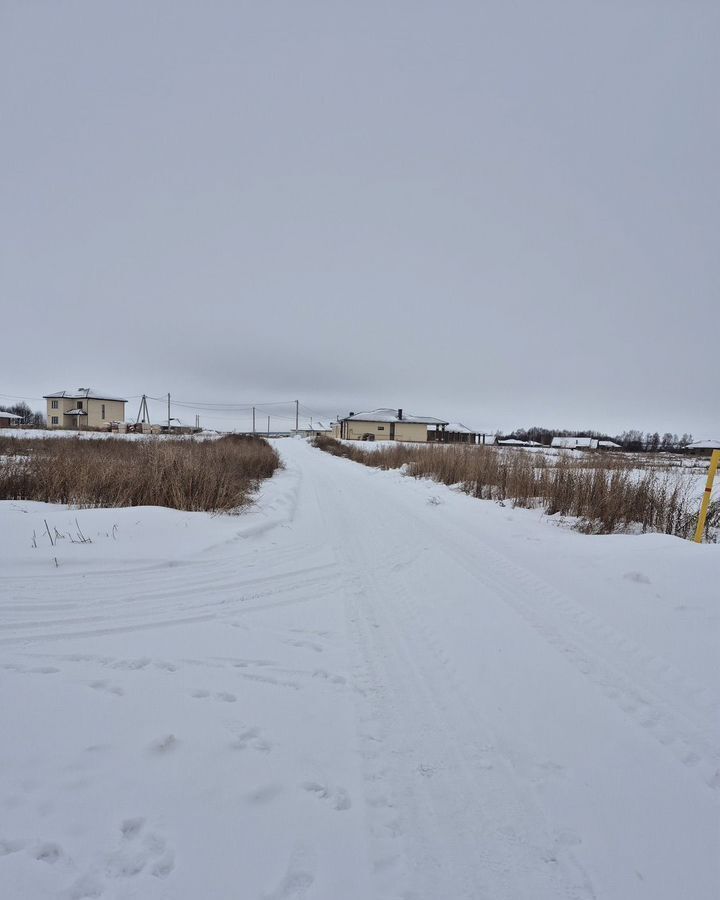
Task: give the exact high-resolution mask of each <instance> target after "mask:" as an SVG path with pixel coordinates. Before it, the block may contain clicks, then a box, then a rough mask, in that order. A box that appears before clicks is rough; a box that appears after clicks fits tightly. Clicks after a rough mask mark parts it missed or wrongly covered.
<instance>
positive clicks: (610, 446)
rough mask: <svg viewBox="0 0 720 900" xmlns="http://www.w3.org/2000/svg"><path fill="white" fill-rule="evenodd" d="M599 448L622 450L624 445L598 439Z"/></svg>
mask: <svg viewBox="0 0 720 900" xmlns="http://www.w3.org/2000/svg"><path fill="white" fill-rule="evenodd" d="M598 450H622V447H621V446H620V444H616V443H615V441H598Z"/></svg>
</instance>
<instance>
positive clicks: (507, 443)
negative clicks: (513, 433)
mask: <svg viewBox="0 0 720 900" xmlns="http://www.w3.org/2000/svg"><path fill="white" fill-rule="evenodd" d="M495 443H496V444H497V445H498V447H542V446H543V445H542V444H539V443H538V442H537V441H521V440H519V439H518V438H507V439H506V440H504V441H498V440H496V442H495Z"/></svg>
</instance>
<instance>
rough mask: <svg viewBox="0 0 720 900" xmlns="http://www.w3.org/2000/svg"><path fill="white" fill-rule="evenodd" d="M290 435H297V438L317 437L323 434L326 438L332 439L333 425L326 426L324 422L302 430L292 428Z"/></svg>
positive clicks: (310, 425)
mask: <svg viewBox="0 0 720 900" xmlns="http://www.w3.org/2000/svg"><path fill="white" fill-rule="evenodd" d="M292 433H293V434H296V435H298V436H299V437H317V436H318V435H319V434H324V435H326V436H327V437H332V435H333V425H332V424H330V425H327V424H325V423H324V422H316V423H315V424H314V425H313V424H309V425H307V426H306V427H304V428H297V429H295V428H293V431H292Z"/></svg>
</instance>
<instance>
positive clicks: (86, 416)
mask: <svg viewBox="0 0 720 900" xmlns="http://www.w3.org/2000/svg"><path fill="white" fill-rule="evenodd" d="M43 399H44V400H46V401H47V423H48V427H49V428H77V429H83V428H108V427H109V426H110V423H111V422H124V421H125V404H126V403H127V400H125V399H124V398H122V397H111V396H109V395H108V394H102V393H98V392H97V391H93V390H91V389H90V388H78V390H76V391H56V392H55V393H54V394H45V395H44V397H43Z"/></svg>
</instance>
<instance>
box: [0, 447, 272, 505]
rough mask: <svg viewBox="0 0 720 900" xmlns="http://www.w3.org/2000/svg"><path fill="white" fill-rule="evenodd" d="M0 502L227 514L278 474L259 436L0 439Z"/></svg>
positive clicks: (270, 451) (270, 454)
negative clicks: (205, 438)
mask: <svg viewBox="0 0 720 900" xmlns="http://www.w3.org/2000/svg"><path fill="white" fill-rule="evenodd" d="M0 460H2V461H1V462H0V500H39V501H42V502H45V503H64V504H68V505H70V506H76V507H78V508H92V507H121V506H167V507H171V508H173V509H179V510H185V511H205V512H226V513H227V512H234V511H236V510H239V509H241V508H242V507H244V506H247V505H248V504H249V503H250V502H251V498H252V494H253V491H254V490H256V488H257V487H258V485H259V483H260V482H261V481H262V480H263V479H264V478H269V477H270V476H271V475H272V474H273V472H275V470H276V469H277V468H279V467H280V465H281V463H280V458H279V457H278V454H277V453H276V452H275V450H274V449H273V448H272V447H271V446H270V444H268V442H267V441H265V440H264V439H263V438H259V437H245V436H240V435H226V436H224V437H221V438H218V439H217V440H213V441H194V440H177V439H172V438H168V439H156V438H155V439H153V438H148V439H147V440H140V441H125V440H102V439H93V438H83V439H82V440H77V439H68V438H55V437H49V438H42V439H40V440H23V439H22V438H16V437H7V438H5V437H2V438H0Z"/></svg>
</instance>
